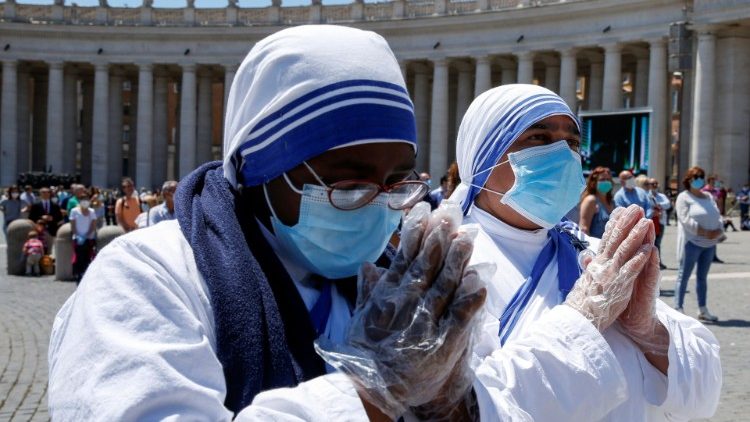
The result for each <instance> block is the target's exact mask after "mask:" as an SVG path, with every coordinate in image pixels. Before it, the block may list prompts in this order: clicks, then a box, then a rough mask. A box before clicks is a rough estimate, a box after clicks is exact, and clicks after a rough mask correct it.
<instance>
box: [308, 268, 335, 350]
mask: <svg viewBox="0 0 750 422" xmlns="http://www.w3.org/2000/svg"><path fill="white" fill-rule="evenodd" d="M332 305H333V297H332V295H331V283H330V282H327V283H325V284H324V285H323V288H322V289H321V291H320V296H319V297H318V300H317V301H316V302H315V305H313V307H312V309H310V320H311V321H312V324H313V328H315V332H316V333H317V334H318V337H320V336H321V334H323V332H324V331H325V330H326V324H327V323H328V317H329V316H330V315H331V306H332Z"/></svg>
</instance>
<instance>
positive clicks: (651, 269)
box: [619, 231, 669, 355]
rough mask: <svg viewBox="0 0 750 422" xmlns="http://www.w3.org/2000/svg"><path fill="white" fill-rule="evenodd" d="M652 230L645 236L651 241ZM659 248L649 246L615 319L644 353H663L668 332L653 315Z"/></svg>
mask: <svg viewBox="0 0 750 422" xmlns="http://www.w3.org/2000/svg"><path fill="white" fill-rule="evenodd" d="M654 237H655V236H654V234H653V231H651V232H649V235H648V236H647V238H646V242H647V243H653V239H654ZM659 275H660V271H659V251H658V250H657V249H656V248H655V247H652V249H651V253H650V254H649V257H648V261H647V263H646V266H645V267H644V268H643V271H642V272H641V273H640V275H639V276H638V277H637V278H636V280H635V283H634V286H633V295H632V297H631V299H630V303H629V304H628V306H627V308H625V311H624V312H623V313H622V315H620V318H619V321H620V325H621V326H622V328H623V331H624V332H625V334H627V335H628V336H629V337H630V339H631V340H633V342H634V343H635V344H637V345H638V347H639V348H640V349H641V351H643V352H644V353H653V354H656V355H667V353H668V352H669V332H668V331H667V329H666V328H665V327H664V325H662V323H661V322H660V321H659V319H658V318H657V317H656V298H657V297H658V296H659Z"/></svg>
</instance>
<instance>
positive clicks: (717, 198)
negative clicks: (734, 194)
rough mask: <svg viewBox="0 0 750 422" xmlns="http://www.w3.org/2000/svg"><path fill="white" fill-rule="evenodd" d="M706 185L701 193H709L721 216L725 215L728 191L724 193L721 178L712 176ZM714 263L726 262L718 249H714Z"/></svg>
mask: <svg viewBox="0 0 750 422" xmlns="http://www.w3.org/2000/svg"><path fill="white" fill-rule="evenodd" d="M705 180H706V184H705V185H704V186H703V187H702V188H701V192H705V193H708V194H709V195H711V197H712V198H713V199H714V202H716V207H717V208H718V209H719V214H720V215H722V216H723V215H724V206H725V203H724V199H725V198H726V191H723V192H722V184H721V181H720V180H719V176H717V175H715V174H712V175H710V176H708V178H706V179H705ZM723 224H724V219H723V218H722V226H723ZM712 262H715V263H717V264H723V263H724V261H723V260H722V259H721V258H719V251H718V248H714V257H713V260H712Z"/></svg>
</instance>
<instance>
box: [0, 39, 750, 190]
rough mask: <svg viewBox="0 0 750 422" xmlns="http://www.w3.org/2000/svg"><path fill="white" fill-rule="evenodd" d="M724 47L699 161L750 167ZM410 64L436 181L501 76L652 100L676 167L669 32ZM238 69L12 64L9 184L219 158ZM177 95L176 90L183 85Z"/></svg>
mask: <svg viewBox="0 0 750 422" xmlns="http://www.w3.org/2000/svg"><path fill="white" fill-rule="evenodd" d="M721 43H723V44H725V45H726V47H727V48H733V49H734V50H732V51H750V50H748V46H747V45H745V44H747V41H746V40H744V39H740V38H730V39H727V40H722V41H721ZM743 43H744V44H743ZM717 44H718V42H717V40H716V37H715V36H714V35H713V34H712V33H710V32H703V33H700V34H699V35H698V40H697V57H696V66H695V69H694V73H695V75H694V81H695V82H694V87H693V89H694V95H693V100H692V104H693V106H694V107H693V108H694V110H693V114H692V128H693V130H692V138H691V140H690V142H689V143H690V148H689V149H690V154H691V155H690V163H691V164H698V165H701V166H703V167H704V168H706V169H708V170H709V171H715V170H718V169H720V168H722V167H721V166H723V165H725V164H728V165H734V164H736V165H737V166H738V168H739V167H741V168H746V167H747V163H744V164H743V163H740V162H737V163H734V162H735V161H737V160H743V159H744V160H747V157H748V156H750V153H748V151H745V152H744V153H743V152H742V151H739V154H735V153H733V152H730V149H727V151H726V152H722V151H721V149H720V148H717V147H716V146H715V145H716V144H717V143H719V144H725V145H732V149H731V151H734V150H735V149H737V148H736V147H735V146H736V145H740V144H742V145H744V144H747V141H746V138H744V139H745V141H744V144H743V141H742V139H735V138H737V137H739V138H741V137H742V136H745V137H746V134H747V133H748V131H747V130H745V131H744V132H743V131H742V129H743V128H739V127H737V128H735V126H737V125H740V124H745V123H747V122H746V119H745V120H743V119H742V116H734V115H732V114H731V113H730V115H726V116H725V115H722V116H716V115H715V112H714V110H715V109H716V108H717V106H720V105H721V106H722V107H723V109H725V110H729V111H731V110H736V111H735V112H734V113H735V114H737V113H742V110H744V109H745V108H742V107H745V106H747V104H744V103H743V104H744V105H743V104H724V105H722V104H717V103H719V102H720V101H722V100H721V98H734V99H735V100H737V101H744V102H745V103H746V102H747V95H726V96H721V95H717V94H716V91H717V89H718V91H720V92H721V91H726V92H727V94H730V93H732V92H733V90H736V89H739V90H740V91H742V90H745V89H746V88H747V86H745V85H748V83H750V81H749V80H748V77H744V76H741V75H739V74H737V75H736V77H735V78H732V79H731V80H729V81H727V80H720V81H718V82H717V78H716V76H715V71H716V69H717V65H716V64H715V60H714V59H715V57H716V52H715V51H716V48H717ZM735 44H737V45H735ZM740 44H741V45H740ZM396 54H397V55H399V52H398V51H397V52H396ZM732 57H735V58H734V59H733V60H732V61H730V62H727V63H725V64H722V65H721V66H719V67H722V66H723V67H725V68H726V69H725V70H724V71H725V72H730V73H731V72H733V71H734V70H739V69H742V68H743V67H742V66H745V65H750V63H747V62H748V59H747V58H746V57H745V56H743V55H741V54H739V55H733V56H732ZM97 59H98V58H97ZM400 63H401V68H402V71H403V72H404V75H405V79H406V81H407V85H408V88H409V91H410V93H411V95H412V99H413V102H414V105H415V113H416V120H417V133H418V141H419V149H420V153H419V157H418V168H419V170H428V171H430V173H431V174H432V175H433V177H435V178H436V179H437V178H439V177H440V176H441V175H442V174H443V173H444V172H445V170H446V168H447V166H448V165H449V163H450V162H451V161H452V160H453V159H454V157H455V139H456V133H457V131H458V126H459V124H460V121H461V118H462V117H463V114H464V113H465V111H466V109H467V107H468V105H469V103H470V102H471V100H472V99H473V98H474V97H475V96H477V95H479V94H480V93H482V92H484V91H486V90H487V89H489V88H491V87H493V86H498V85H501V84H508V83H517V82H525V83H537V84H541V85H544V86H546V87H548V88H549V89H551V90H553V91H555V92H558V93H559V94H560V95H561V96H562V97H563V99H564V100H565V101H566V102H567V103H568V104H569V105H570V107H571V108H572V109H573V110H574V111H589V110H603V111H618V110H623V109H627V108H631V107H649V108H650V109H651V110H652V118H651V131H650V133H651V138H650V148H649V151H648V155H649V170H650V171H649V173H650V174H651V175H652V176H653V177H656V178H657V179H658V180H662V181H664V180H665V178H666V177H667V176H668V175H669V173H670V171H669V170H670V165H669V164H670V163H669V162H668V160H669V148H670V142H669V133H670V126H669V125H670V121H671V119H672V112H671V110H670V107H669V104H670V95H669V92H670V86H669V76H670V75H669V73H668V71H667V49H666V40H665V39H663V38H655V39H648V40H643V41H631V42H622V43H607V44H602V45H583V46H568V47H565V48H560V49H558V50H540V51H519V52H514V53H503V52H497V53H492V52H489V53H485V54H481V55H475V56H469V57H466V56H464V57H453V56H435V57H408V58H405V57H402V58H401V60H400ZM236 71H237V65H236V64H234V63H233V64H226V63H222V64H213V65H210V64H194V63H184V64H162V63H148V62H143V63H127V64H123V63H108V62H105V61H98V60H95V59H92V60H91V62H90V63H80V62H63V61H49V62H46V63H43V62H39V61H34V62H26V61H23V60H3V63H2V84H0V87H1V88H2V99H1V101H0V111H1V115H0V133H1V141H2V155H0V179H1V180H0V185H8V184H10V183H13V182H14V180H15V177H16V175H17V174H18V173H20V172H25V171H29V170H43V169H49V168H51V169H52V170H53V171H55V172H68V173H74V172H77V171H80V172H81V174H82V177H83V180H84V182H86V183H92V184H95V185H102V186H112V185H116V184H117V183H118V182H119V178H120V177H121V176H122V175H123V174H126V175H130V176H133V177H134V178H135V180H136V184H137V185H138V186H158V185H159V184H161V183H162V181H163V180H165V179H166V178H169V177H176V178H180V177H183V176H185V175H186V174H187V173H189V172H190V171H191V170H192V169H194V168H195V167H197V166H198V165H200V164H201V163H203V162H206V161H209V160H211V159H213V158H215V156H216V155H220V153H219V152H218V151H217V148H216V147H215V146H214V144H213V140H215V139H217V138H218V139H220V138H221V136H220V131H221V128H220V127H217V126H221V125H222V123H223V119H222V118H221V114H222V113H223V108H224V104H226V98H227V94H228V91H229V86H230V85H231V81H232V80H233V78H234V75H235V72H236ZM32 81H33V83H32ZM126 81H127V82H130V84H131V85H132V87H131V89H130V90H129V92H127V91H125V90H123V89H120V87H122V86H123V85H124V83H126ZM217 88H218V91H219V92H218V94H217V93H216V92H217ZM173 91H174V92H173ZM176 92H179V95H173V94H175V93H176ZM734 92H737V91H734ZM742 92H746V91H742ZM126 97H127V98H126ZM127 99H129V101H128V104H129V107H125V104H126V100H127ZM217 99H218V101H217ZM733 106H737V107H734V108H733ZM32 110H33V111H32ZM217 116H218V118H217ZM719 117H720V119H719V120H721V121H726V122H725V123H724V124H725V125H728V127H730V128H734V129H732V130H731V131H725V132H726V133H724V132H722V133H720V134H719V135H718V137H717V136H715V135H716V127H718V126H717V125H719V124H721V122H718V123H714V122H715V121H716V119H717V118H719ZM731 119H733V120H731ZM737 122H740V123H737ZM742 122H744V123H742ZM745 126H747V125H746V124H745ZM735 129H737V130H735ZM217 131H218V133H219V135H218V136H217V135H216V134H217ZM733 134H739V135H737V136H735V135H733ZM169 140H172V142H169ZM123 143H125V144H127V148H123ZM684 147H687V145H684ZM746 149H747V148H746ZM717 150H718V152H717ZM124 154H127V157H128V162H127V164H125V163H124V161H123V157H124ZM743 166H744V167H743ZM612 170H615V171H617V170H619V169H612ZM740 183H741V182H740Z"/></svg>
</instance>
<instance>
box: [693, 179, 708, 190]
mask: <svg viewBox="0 0 750 422" xmlns="http://www.w3.org/2000/svg"><path fill="white" fill-rule="evenodd" d="M703 186H706V181H705V180H703V179H702V178H698V179H693V181H692V182H690V187H692V188H693V189H702V188H703Z"/></svg>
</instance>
